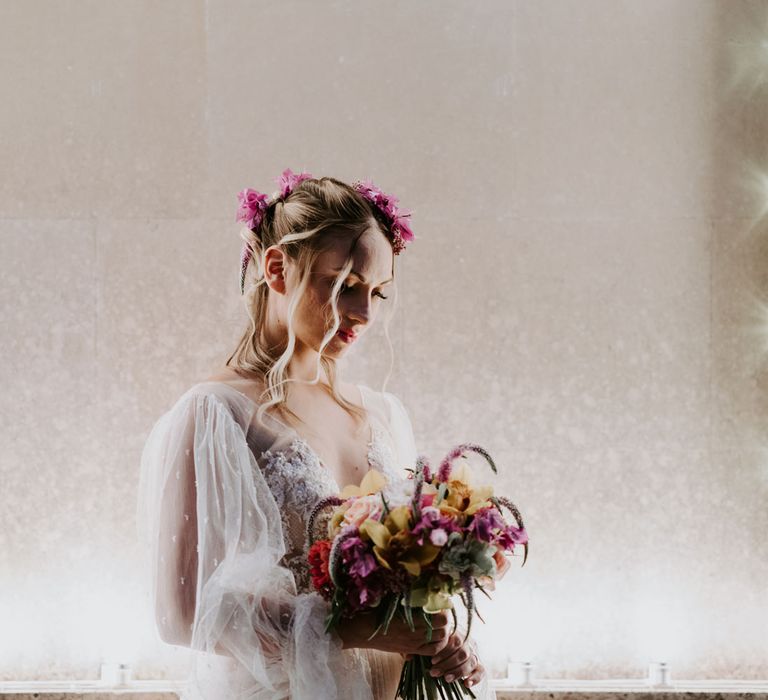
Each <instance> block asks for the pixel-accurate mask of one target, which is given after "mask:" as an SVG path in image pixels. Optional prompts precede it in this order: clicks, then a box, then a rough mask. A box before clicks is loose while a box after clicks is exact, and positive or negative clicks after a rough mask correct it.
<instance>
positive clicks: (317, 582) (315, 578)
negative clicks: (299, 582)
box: [308, 540, 333, 600]
mask: <svg viewBox="0 0 768 700" xmlns="http://www.w3.org/2000/svg"><path fill="white" fill-rule="evenodd" d="M330 554H331V542H330V541H329V540H318V541H317V542H315V543H314V544H313V545H312V546H311V547H310V548H309V554H308V558H309V575H310V577H311V579H312V585H313V586H314V587H315V588H316V589H317V590H318V591H319V592H320V594H321V595H322V596H323V598H325V599H326V600H331V598H333V583H332V581H331V575H330V573H329V571H328V561H329V559H330Z"/></svg>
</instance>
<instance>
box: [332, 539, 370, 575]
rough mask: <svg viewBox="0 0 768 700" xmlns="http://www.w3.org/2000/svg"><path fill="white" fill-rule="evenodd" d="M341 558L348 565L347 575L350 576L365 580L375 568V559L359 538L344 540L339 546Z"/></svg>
mask: <svg viewBox="0 0 768 700" xmlns="http://www.w3.org/2000/svg"><path fill="white" fill-rule="evenodd" d="M341 558H342V561H343V562H344V563H345V564H350V567H349V573H350V574H351V575H352V576H358V577H360V578H365V577H366V576H368V574H370V573H371V572H372V571H373V570H374V569H375V568H376V559H375V558H374V556H373V554H371V552H370V550H369V549H368V546H367V545H366V544H365V542H363V541H362V540H361V539H360V538H359V537H348V538H347V539H346V540H344V542H343V543H342V544H341Z"/></svg>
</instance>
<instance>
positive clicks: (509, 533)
mask: <svg viewBox="0 0 768 700" xmlns="http://www.w3.org/2000/svg"><path fill="white" fill-rule="evenodd" d="M496 542H497V543H498V544H499V546H501V547H503V548H504V549H514V548H515V545H516V544H525V543H526V542H528V533H527V532H526V531H525V528H523V527H515V526H514V525H509V526H507V527H505V528H504V529H503V530H502V531H501V532H500V533H499V534H498V536H497V537H496Z"/></svg>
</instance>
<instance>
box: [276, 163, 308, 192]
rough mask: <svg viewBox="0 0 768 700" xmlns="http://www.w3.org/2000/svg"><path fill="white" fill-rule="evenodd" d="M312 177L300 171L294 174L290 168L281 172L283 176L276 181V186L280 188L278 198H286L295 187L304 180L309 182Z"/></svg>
mask: <svg viewBox="0 0 768 700" xmlns="http://www.w3.org/2000/svg"><path fill="white" fill-rule="evenodd" d="M311 179H312V175H310V174H309V173H307V172H304V171H302V172H301V173H298V174H297V173H294V172H293V171H292V170H291V169H290V168H286V169H285V170H283V174H282V175H281V176H280V177H279V178H277V179H276V182H277V185H278V187H279V188H280V196H281V197H287V196H288V195H289V194H290V193H291V191H292V190H293V188H294V187H296V185H298V184H299V183H300V182H303V181H304V180H311Z"/></svg>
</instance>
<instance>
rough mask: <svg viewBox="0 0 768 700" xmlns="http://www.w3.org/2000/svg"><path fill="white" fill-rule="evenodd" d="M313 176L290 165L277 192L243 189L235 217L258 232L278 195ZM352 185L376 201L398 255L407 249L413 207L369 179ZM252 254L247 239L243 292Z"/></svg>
mask: <svg viewBox="0 0 768 700" xmlns="http://www.w3.org/2000/svg"><path fill="white" fill-rule="evenodd" d="M312 177H313V176H312V175H310V174H309V173H307V172H303V171H302V172H301V173H298V174H297V173H294V172H292V171H291V169H290V168H286V169H285V170H283V173H282V175H280V177H279V178H275V181H276V182H277V185H278V188H279V189H278V190H277V192H274V193H273V194H272V196H271V197H270V198H268V197H267V195H266V194H263V193H261V192H258V191H256V190H253V189H251V188H249V187H247V188H245V189H244V190H241V191H240V192H238V194H237V198H238V201H239V206H238V209H237V216H236V218H235V220H236V221H241V222H243V223H244V224H246V225H247V226H248V228H249V229H250V230H251V231H253V232H254V233H257V232H258V230H259V227H260V226H261V222H262V221H263V220H264V213H265V212H266V211H267V208H268V207H269V206H270V205H271V204H273V203H274V202H275V201H277V200H278V199H285V198H286V197H287V196H288V195H289V194H290V193H291V192H292V191H293V189H294V188H295V187H296V185H298V184H299V183H300V182H303V181H304V180H309V179H311V178H312ZM352 188H353V189H354V190H355V191H356V192H359V193H360V194H361V195H362V196H363V197H365V198H366V199H367V200H368V201H369V202H371V203H372V204H374V205H375V206H376V207H377V208H378V209H379V211H380V212H381V213H382V214H383V215H384V218H385V219H386V221H387V224H388V225H389V237H390V240H391V242H392V249H393V251H394V253H395V255H399V254H400V252H401V251H402V250H404V249H405V244H406V243H407V242H410V241H412V240H414V238H415V236H414V235H413V231H411V227H410V225H409V221H408V217H410V215H411V213H412V212H411V211H408V210H401V209H398V207H397V202H398V199H397V197H394V196H392V195H388V194H385V193H384V192H382V191H381V190H380V189H379V188H378V187H376V185H374V184H373V183H372V182H371V181H370V180H357V181H356V182H355V183H354V184H353V185H352ZM252 255H253V251H252V250H251V246H250V245H249V244H248V242H246V243H245V244H244V245H243V251H242V254H241V256H240V293H241V294H243V293H244V291H245V271H246V270H247V268H248V262H249V261H250V259H251V257H252Z"/></svg>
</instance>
